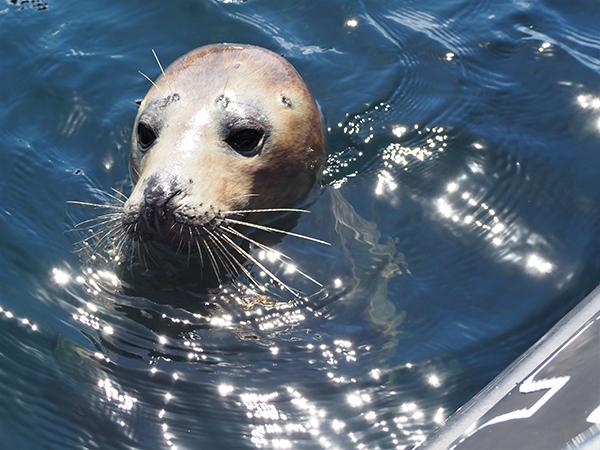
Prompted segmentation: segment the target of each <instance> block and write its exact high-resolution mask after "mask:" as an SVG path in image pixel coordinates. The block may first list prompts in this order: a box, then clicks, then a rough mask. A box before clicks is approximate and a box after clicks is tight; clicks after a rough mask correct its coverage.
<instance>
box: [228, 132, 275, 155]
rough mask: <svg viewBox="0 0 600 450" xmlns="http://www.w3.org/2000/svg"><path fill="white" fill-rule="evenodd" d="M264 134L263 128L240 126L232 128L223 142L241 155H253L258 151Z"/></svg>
mask: <svg viewBox="0 0 600 450" xmlns="http://www.w3.org/2000/svg"><path fill="white" fill-rule="evenodd" d="M264 134H265V133H264V131H263V130H257V129H255V128H240V129H237V130H232V131H231V132H230V133H229V136H227V139H225V142H227V144H229V146H230V147H231V148H232V149H234V150H235V151H236V152H238V153H240V154H241V155H244V156H254V155H256V154H257V153H258V150H259V146H260V144H261V142H262V140H263V136H264Z"/></svg>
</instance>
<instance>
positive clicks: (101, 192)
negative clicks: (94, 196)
mask: <svg viewBox="0 0 600 450" xmlns="http://www.w3.org/2000/svg"><path fill="white" fill-rule="evenodd" d="M90 189H91V190H92V191H94V192H97V193H99V194H102V195H106V196H107V197H110V198H112V199H113V200H115V201H117V202H119V203H120V204H121V205H124V204H125V201H124V200H122V199H120V198H118V197H115V196H114V195H113V194H111V193H110V192H107V191H105V190H102V189H99V188H90Z"/></svg>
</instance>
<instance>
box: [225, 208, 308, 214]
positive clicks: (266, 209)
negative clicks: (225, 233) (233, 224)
mask: <svg viewBox="0 0 600 450" xmlns="http://www.w3.org/2000/svg"><path fill="white" fill-rule="evenodd" d="M269 212H298V213H310V211H308V210H307V209H297V208H262V209H237V210H232V211H221V214H250V213H269Z"/></svg>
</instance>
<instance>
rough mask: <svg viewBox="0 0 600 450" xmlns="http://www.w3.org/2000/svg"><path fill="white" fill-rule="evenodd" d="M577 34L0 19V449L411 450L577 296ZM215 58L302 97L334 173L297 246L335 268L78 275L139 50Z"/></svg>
mask: <svg viewBox="0 0 600 450" xmlns="http://www.w3.org/2000/svg"><path fill="white" fill-rule="evenodd" d="M599 14H600V11H598V10H597V7H596V6H595V5H593V4H591V3H589V2H583V3H582V5H578V7H577V8H575V7H574V6H572V5H569V4H567V3H564V4H562V3H561V4H557V3H556V2H549V1H540V2H534V3H531V2H525V3H524V2H520V3H519V2H517V3H505V2H489V1H481V0H474V1H468V2H458V3H456V2H435V1H421V2H415V1H393V2H374V1H365V2H361V3H359V4H357V3H356V2H348V1H343V0H332V1H327V2H293V1H287V0H285V1H278V2H273V1H266V2H250V1H243V0H240V1H217V0H215V1H212V2H194V1H187V0H185V1H182V2H179V3H178V4H177V5H173V4H170V3H156V4H153V5H152V6H151V7H150V8H149V7H148V3H147V2H143V3H142V2H141V1H140V2H138V1H132V2H93V3H91V4H90V5H87V7H86V8H83V9H82V8H81V7H80V5H79V4H75V3H73V2H69V1H67V0H60V1H58V0H57V1H53V2H48V3H47V4H46V3H40V2H37V3H35V2H30V3H26V2H6V4H4V5H0V33H1V34H2V37H3V38H4V39H3V42H4V47H3V58H2V59H1V60H0V65H1V66H2V73H3V77H4V79H3V83H2V85H1V86H0V96H1V98H3V104H2V106H1V107H0V118H1V119H2V126H1V127H0V133H2V139H0V151H1V152H2V157H3V164H2V165H0V245H1V247H2V252H0V269H1V270H0V286H2V289H1V290H0V327H1V328H2V333H0V399H2V400H1V402H2V404H1V405H0V406H1V407H0V415H1V417H0V419H1V420H0V423H2V424H3V427H1V426H0V430H2V431H1V433H2V438H3V443H4V444H3V445H5V446H6V447H7V448H61V449H62V448H81V447H84V448H119V449H120V448H123V449H125V448H147V449H155V448H156V449H159V448H161V449H162V448H172V449H175V448H179V449H186V448H223V449H240V448H265V449H269V448H278V449H287V448H290V449H291V448H294V449H313V448H323V449H352V448H355V449H378V448H379V449H388V448H390V449H410V448H415V447H417V446H419V445H420V444H422V443H423V442H424V441H425V440H426V438H427V435H428V434H429V433H430V432H431V431H432V430H434V429H435V428H436V427H438V426H439V425H441V424H443V423H444V421H445V420H446V419H447V417H448V416H449V415H450V414H452V413H453V412H454V411H455V410H456V409H457V408H458V407H460V406H461V405H462V404H464V402H466V401H467V400H468V399H469V398H470V397H471V396H472V395H473V394H474V393H475V392H477V391H478V390H479V389H480V388H481V387H483V386H484V385H485V384H486V383H487V382H489V381H490V380H491V379H492V378H493V377H494V376H495V375H496V374H498V373H499V372H500V371H501V370H502V369H503V368H504V367H506V365H507V364H508V363H510V362H511V361H512V360H514V358H515V357H516V356H518V355H519V354H520V353H521V352H523V351H524V350H525V349H526V348H527V347H528V346H530V345H531V344H532V343H533V342H534V341H535V340H536V339H537V338H538V337H539V336H540V335H541V334H543V333H544V332H545V331H546V330H547V329H549V328H550V327H551V326H552V324H553V323H555V322H556V321H557V320H558V319H559V318H560V317H561V316H562V315H563V314H564V313H566V311H568V310H569V309H570V308H571V307H572V306H573V305H574V304H576V303H577V301H578V300H579V299H581V298H582V297H583V296H584V295H585V294H586V293H587V292H589V291H590V290H591V289H592V288H593V287H594V286H595V284H596V283H597V280H598V275H599V271H600V243H599V242H598V240H597V237H596V236H598V235H600V234H599V229H598V227H599V224H600V207H599V205H598V198H600V185H599V184H598V167H600V161H599V160H598V159H599V158H600V156H599V153H598V152H597V147H598V139H600V133H599V132H600V97H599V93H598V89H597V86H598V83H599V81H600V80H599V78H598V77H599V73H600V57H599V55H598V48H600V41H599V40H598V38H597V33H596V28H597V21H598V15H599ZM190 30H195V31H194V32H193V33H191V32H190ZM32 31H35V33H33V32H32ZM215 41H228V42H236V41H237V42H248V43H254V44H258V45H263V46H266V47H269V48H271V49H273V50H275V51H277V52H278V53H282V54H283V55H284V56H286V57H287V58H289V59H290V60H291V61H292V63H293V64H294V65H295V66H296V67H297V68H298V70H299V71H300V72H301V73H302V74H303V76H304V77H305V78H306V80H307V82H308V84H309V85H310V86H311V89H312V90H313V92H314V94H315V97H316V98H317V99H318V101H319V104H320V106H321V108H322V110H323V114H324V117H325V119H326V128H327V130H328V139H329V144H328V149H329V157H328V162H327V166H326V168H325V170H324V176H323V184H324V188H323V191H322V193H321V195H320V196H319V197H318V198H317V199H316V201H315V202H314V203H313V204H312V205H311V206H310V210H311V212H310V214H303V215H302V217H300V218H299V221H298V224H297V226H296V227H295V228H294V230H293V231H294V232H297V233H300V234H303V235H308V236H314V237H315V238H316V239H318V240H320V241H326V242H329V243H331V246H323V245H321V244H319V242H312V241H301V240H299V239H296V238H295V237H294V236H285V237H284V238H283V239H282V240H281V241H278V242H277V243H276V244H275V245H273V246H272V248H270V247H269V248H268V247H266V246H261V245H259V244H257V243H250V248H251V256H252V258H253V259H254V263H253V264H248V266H247V267H248V268H249V269H248V270H249V271H248V273H243V274H242V276H240V277H238V278H236V279H235V280H232V281H227V282H225V280H222V281H223V282H222V283H221V285H218V286H205V285H204V284H203V282H202V281H201V279H200V274H196V273H195V272H193V271H191V273H185V274H184V273H180V274H174V275H173V278H169V277H167V278H166V279H165V277H164V276H163V277H162V278H161V277H160V276H159V275H161V271H159V273H152V272H150V273H147V272H146V271H144V270H142V267H138V268H137V269H140V270H138V271H137V272H136V271H135V270H133V268H132V267H130V266H129V260H127V259H126V258H121V257H119V256H118V255H117V253H115V252H114V251H112V250H111V249H108V251H107V252H103V251H100V252H98V253H93V254H92V253H89V252H87V251H85V252H77V253H74V252H73V251H72V250H73V248H74V247H75V248H79V247H80V245H78V244H77V242H78V241H80V240H81V239H83V238H84V237H85V236H84V235H81V234H82V233H79V232H71V231H68V230H71V229H72V228H73V225H74V224H76V223H81V222H82V221H84V220H87V219H90V218H92V217H93V216H94V214H95V212H94V211H92V210H89V209H85V208H81V207H75V206H74V205H69V206H66V205H67V201H71V200H80V201H87V202H100V203H101V202H104V201H106V196H103V195H101V194H100V193H99V191H98V189H101V190H102V191H105V192H106V191H108V192H111V191H110V189H111V188H114V189H117V190H118V191H119V192H125V193H127V192H129V191H130V183H129V178H128V167H127V166H128V162H127V148H128V139H129V133H130V127H131V123H132V121H133V117H134V115H135V110H136V105H135V100H136V99H137V98H140V97H141V96H143V94H144V92H145V91H146V89H147V87H148V85H147V84H148V83H147V81H146V80H144V79H143V78H141V77H140V76H139V74H138V71H142V72H144V73H147V74H148V76H149V77H150V78H154V77H156V76H158V74H159V70H158V68H157V66H156V62H155V61H154V59H153V57H152V53H151V49H152V48H154V49H156V51H157V52H158V54H160V55H161V60H164V62H169V61H172V60H173V59H175V58H176V57H178V56H179V55H181V54H182V53H184V52H186V51H188V50H190V49H191V48H194V47H196V46H198V45H200V44H204V43H208V42H215ZM24 74H26V75H24ZM90 229H91V230H92V233H93V232H94V231H93V230H94V228H90ZM66 231H68V232H66ZM96 232H101V230H96ZM101 237H102V234H98V238H101ZM113 250H114V249H113ZM137 269H136V270H137ZM131 272H135V276H133V275H132V273H131ZM182 272H185V270H182ZM164 273H167V269H166V268H165V271H164ZM163 275H164V274H163ZM176 275H177V276H176ZM180 275H181V276H180ZM196 275H197V276H196ZM250 277H252V279H253V280H255V282H252V279H251V278H250ZM284 284H285V285H286V286H289V287H290V289H285V288H284V287H283V285H284ZM7 430H10V432H8V431H7ZM32 430H34V431H35V432H32Z"/></svg>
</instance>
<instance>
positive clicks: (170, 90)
mask: <svg viewBox="0 0 600 450" xmlns="http://www.w3.org/2000/svg"><path fill="white" fill-rule="evenodd" d="M152 54H153V55H154V59H155V60H156V62H157V63H158V67H160V72H161V73H162V75H163V77H165V80H166V81H167V86H169V93H171V94H173V88H172V87H171V83H169V80H168V78H167V75H166V74H165V69H163V66H162V64H161V63H160V59H158V55H157V54H156V52H155V51H154V49H152Z"/></svg>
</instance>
